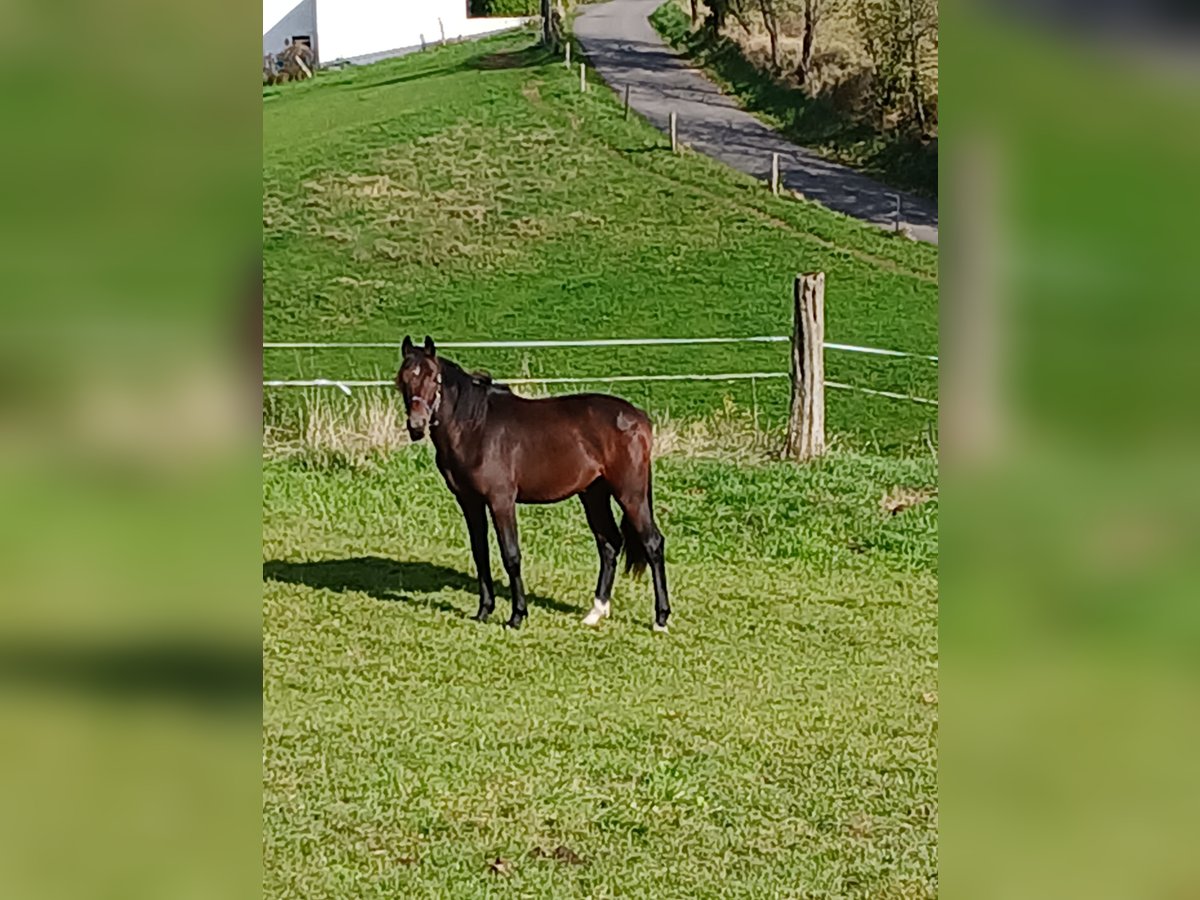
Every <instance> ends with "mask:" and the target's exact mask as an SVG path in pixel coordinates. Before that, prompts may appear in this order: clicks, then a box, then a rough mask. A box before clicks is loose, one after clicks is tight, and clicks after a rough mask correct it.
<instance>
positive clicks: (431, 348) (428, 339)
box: [425, 335, 437, 356]
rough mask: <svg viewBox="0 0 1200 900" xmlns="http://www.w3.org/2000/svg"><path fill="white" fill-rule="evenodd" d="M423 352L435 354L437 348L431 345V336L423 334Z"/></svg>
mask: <svg viewBox="0 0 1200 900" xmlns="http://www.w3.org/2000/svg"><path fill="white" fill-rule="evenodd" d="M425 352H426V353H428V354H429V355H430V356H436V355H437V350H436V349H435V348H434V346H433V338H431V337H430V336H429V335H425Z"/></svg>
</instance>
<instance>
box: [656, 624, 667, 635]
mask: <svg viewBox="0 0 1200 900" xmlns="http://www.w3.org/2000/svg"><path fill="white" fill-rule="evenodd" d="M654 630H655V631H657V632H658V633H659V634H666V633H667V626H666V625H659V624H658V623H657V622H655V623H654Z"/></svg>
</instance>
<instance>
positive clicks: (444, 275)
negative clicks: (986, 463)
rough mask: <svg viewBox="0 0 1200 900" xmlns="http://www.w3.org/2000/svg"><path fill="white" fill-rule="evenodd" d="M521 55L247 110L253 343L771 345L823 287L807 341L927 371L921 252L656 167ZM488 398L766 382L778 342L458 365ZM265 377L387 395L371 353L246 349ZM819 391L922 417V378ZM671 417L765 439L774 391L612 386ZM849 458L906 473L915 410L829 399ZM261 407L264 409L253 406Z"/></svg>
mask: <svg viewBox="0 0 1200 900" xmlns="http://www.w3.org/2000/svg"><path fill="white" fill-rule="evenodd" d="M528 44H529V40H528V38H527V37H524V36H516V37H507V38H500V39H493V40H490V41H486V42H483V43H481V44H476V45H471V44H464V45H459V46H451V47H446V48H441V49H439V50H437V51H433V52H429V53H425V54H421V55H419V56H415V57H412V56H410V57H407V58H404V59H400V60H396V61H392V62H385V63H380V64H378V65H375V66H370V67H365V68H362V69H355V70H351V71H348V72H345V73H337V74H331V75H327V76H323V77H322V78H320V79H318V80H317V81H316V82H310V83H304V84H300V85H293V86H287V87H285V88H284V89H283V90H279V89H271V90H270V91H269V92H268V93H267V96H266V102H265V104H264V149H263V165H264V172H263V181H264V220H265V221H264V235H263V242H264V248H263V250H264V260H265V282H266V287H265V290H266V296H265V311H264V330H265V334H266V336H267V339H268V340H277V341H394V342H395V343H396V344H397V345H398V344H399V341H400V339H401V338H402V337H403V335H404V334H405V333H406V332H412V333H414V334H417V335H421V334H425V333H429V334H432V335H433V336H434V337H435V338H436V339H439V340H464V341H469V340H516V339H544V338H597V337H609V338H624V337H704V336H745V335H760V334H771V335H783V334H788V333H790V330H791V316H792V312H791V304H792V299H791V290H792V288H791V285H792V279H793V277H794V276H795V274H796V273H797V272H801V271H812V270H824V271H825V272H826V273H827V276H828V288H827V297H826V308H827V311H826V317H827V325H826V328H827V338H828V340H830V341H834V342H839V343H848V344H859V345H867V346H874V347H884V348H894V349H899V350H909V351H915V352H919V353H928V354H933V353H936V352H937V280H936V279H937V251H936V249H935V248H932V247H928V246H925V245H918V244H913V243H911V242H909V241H906V240H904V239H903V238H898V237H894V236H891V235H888V234H885V233H882V232H879V231H876V230H875V229H872V228H869V227H867V226H864V225H862V224H860V223H858V222H856V221H853V220H851V219H849V218H846V217H843V216H840V215H835V214H832V213H830V212H828V211H826V210H824V209H822V208H819V207H815V206H813V205H810V204H807V203H800V202H797V201H795V200H792V199H776V198H773V197H771V196H770V194H769V192H768V191H766V190H765V189H764V187H763V185H761V184H759V183H757V182H755V181H753V180H752V179H749V178H746V177H744V176H741V175H739V174H737V173H734V172H732V171H730V170H728V169H726V168H724V167H722V166H720V165H718V164H716V163H714V162H711V161H709V160H707V159H705V158H700V157H696V156H693V155H687V156H683V157H675V156H672V155H671V153H670V152H669V150H668V149H667V147H666V143H665V140H664V138H663V137H662V136H661V135H659V134H658V132H656V131H654V130H653V129H651V128H650V127H649V126H648V125H646V124H645V123H644V122H641V121H637V120H636V117H633V119H631V120H630V121H625V120H623V118H622V115H621V110H620V105H619V103H618V102H617V100H616V98H615V97H614V96H613V95H612V93H611V92H610V91H608V90H607V89H605V88H604V87H603V86H602V85H593V87H592V90H590V91H589V92H588V93H586V94H581V93H580V92H579V89H578V76H577V75H572V74H571V73H568V72H567V71H566V70H565V69H564V67H563V66H562V63H561V60H558V61H555V60H553V59H550V58H548V57H546V56H543V55H542V54H541V53H540V52H539V51H537V50H530V49H528ZM454 355H455V357H456V358H457V359H458V361H459V362H462V363H463V364H464V365H467V366H469V367H483V368H487V369H489V370H490V371H491V372H493V374H495V375H496V376H498V377H503V376H509V377H514V376H517V375H520V374H522V373H529V374H531V375H534V376H539V375H540V376H548V375H572V376H591V375H595V376H596V377H597V382H596V384H595V387H597V388H600V389H604V388H605V387H606V385H605V383H604V381H603V377H604V376H605V375H606V374H648V373H665V374H670V373H691V372H702V373H704V372H707V373H717V372H750V371H786V370H787V346H786V345H785V344H777V345H760V346H754V345H750V346H749V347H746V346H744V345H743V346H742V347H728V346H715V347H714V346H706V347H658V348H613V349H587V350H563V349H556V350H538V351H507V352H505V351H497V350H489V351H486V352H485V351H459V352H457V353H456V354H454ZM265 364H266V372H267V374H268V375H269V376H271V377H277V378H286V377H292V376H309V377H330V378H334V377H342V378H354V377H358V378H375V377H380V376H382V377H384V378H390V377H391V376H392V375H393V374H394V372H395V366H396V353H395V351H391V350H380V351H370V350H356V351H346V350H321V351H311V350H304V351H294V350H286V351H280V350H274V351H268V352H267V356H266V363H265ZM827 366H828V370H827V375H828V377H829V379H830V380H833V381H840V382H846V383H850V384H856V385H861V386H863V387H873V388H877V389H883V390H892V391H900V392H906V393H911V394H915V395H918V396H924V397H935V396H936V391H937V367H936V366H934V365H932V364H931V363H928V362H925V361H920V360H897V359H882V358H878V357H868V356H863V355H851V354H846V353H839V352H832V351H831V352H830V353H829V354H828V359H827ZM623 389H624V390H625V392H626V393H627V394H628V396H629V397H630V398H631V399H632V400H634V401H635V402H638V403H641V404H643V405H645V406H647V407H648V408H650V409H651V410H652V411H655V412H669V413H670V414H671V415H672V416H674V417H676V418H679V417H684V418H686V417H691V416H698V415H704V414H706V413H708V412H710V411H711V410H713V409H715V408H718V407H720V406H721V404H722V402H723V397H724V396H725V395H726V394H728V395H729V396H731V397H732V398H733V399H734V400H735V401H736V402H737V403H738V404H739V405H741V406H745V407H750V406H752V405H754V406H757V407H759V410H760V413H761V415H762V417H763V420H764V421H765V422H767V423H775V424H778V423H779V422H781V421H782V420H783V419H784V418H786V410H787V386H786V383H785V380H777V381H763V382H760V383H758V384H757V385H755V386H754V387H753V388H752V387H751V386H750V385H749V384H746V383H741V384H730V385H713V384H712V383H701V384H678V383H670V384H665V385H664V384H662V383H659V384H653V385H634V386H632V387H629V386H624V387H623ZM830 393H831V396H830V398H829V411H828V419H829V430H830V432H831V433H832V434H833V435H834V436H835V437H836V438H837V439H838V440H840V441H842V442H844V443H846V444H848V445H849V446H851V447H854V448H856V449H860V450H874V449H883V450H888V451H891V450H896V449H911V448H916V449H917V450H918V451H919V452H921V453H925V452H926V441H927V435H928V432H929V431H930V430H931V429H932V428H934V427H935V424H936V409H935V408H933V407H927V406H920V405H918V404H913V403H904V402H898V401H891V400H880V399H879V398H874V397H868V396H865V395H859V394H854V393H848V392H843V391H833V392H830ZM278 396H280V395H279V394H278V393H277V394H273V395H272V397H273V398H277V397H278Z"/></svg>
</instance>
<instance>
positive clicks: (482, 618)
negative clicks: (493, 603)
mask: <svg viewBox="0 0 1200 900" xmlns="http://www.w3.org/2000/svg"><path fill="white" fill-rule="evenodd" d="M490 615H491V613H490V612H484V611H483V610H480V611H479V612H477V613H475V615H473V616H471V618H472V619H474V620H475V621H476V622H486V621H487V620H488V616H490Z"/></svg>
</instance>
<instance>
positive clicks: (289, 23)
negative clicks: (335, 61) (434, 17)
mask: <svg viewBox="0 0 1200 900" xmlns="http://www.w3.org/2000/svg"><path fill="white" fill-rule="evenodd" d="M323 2H324V3H337V2H338V0H323ZM400 2H406V0H400ZM297 34H311V35H312V36H313V50H314V51H315V52H316V54H317V59H318V60H319V59H321V58H322V57H321V48H320V46H319V41H318V39H317V0H299V2H297V0H263V56H266V55H267V54H268V53H274V54H276V55H278V54H279V53H281V52H282V51H283V47H284V44H283V42H284V39H285V38H287V39H290V38H292V37H293V36H294V35H297Z"/></svg>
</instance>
